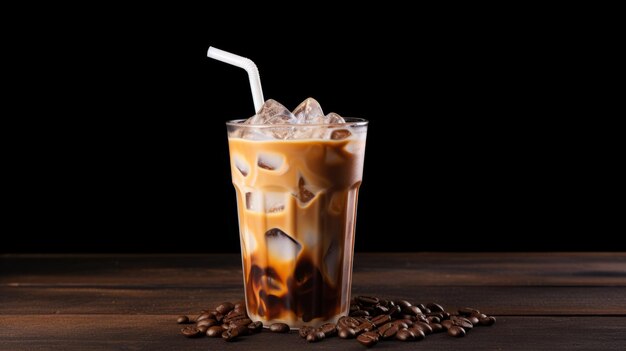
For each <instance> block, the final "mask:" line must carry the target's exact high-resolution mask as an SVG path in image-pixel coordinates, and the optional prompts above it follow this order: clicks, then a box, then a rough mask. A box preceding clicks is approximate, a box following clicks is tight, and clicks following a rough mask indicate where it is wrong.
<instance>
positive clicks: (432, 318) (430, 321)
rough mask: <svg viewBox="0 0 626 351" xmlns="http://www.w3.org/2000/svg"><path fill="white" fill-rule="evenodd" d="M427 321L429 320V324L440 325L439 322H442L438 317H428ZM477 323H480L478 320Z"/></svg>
mask: <svg viewBox="0 0 626 351" xmlns="http://www.w3.org/2000/svg"><path fill="white" fill-rule="evenodd" d="M426 319H428V323H439V322H441V320H440V319H439V317H436V316H432V317H427V318H426ZM476 321H477V322H478V320H476Z"/></svg>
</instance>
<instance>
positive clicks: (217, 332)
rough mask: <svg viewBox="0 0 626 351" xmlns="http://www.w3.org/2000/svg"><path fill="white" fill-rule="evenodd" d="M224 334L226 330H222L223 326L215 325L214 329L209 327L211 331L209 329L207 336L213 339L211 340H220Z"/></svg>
mask: <svg viewBox="0 0 626 351" xmlns="http://www.w3.org/2000/svg"><path fill="white" fill-rule="evenodd" d="M223 332H224V328H222V326H221V325H214V326H212V327H209V329H207V331H206V336H208V337H211V338H219V337H220V336H222V333H223Z"/></svg>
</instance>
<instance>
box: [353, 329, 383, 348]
mask: <svg viewBox="0 0 626 351" xmlns="http://www.w3.org/2000/svg"><path fill="white" fill-rule="evenodd" d="M356 340H357V341H358V342H359V343H361V345H363V346H365V347H372V346H374V345H376V343H377V342H378V334H377V333H375V332H371V331H369V332H365V333H363V334H361V335H359V336H357V338H356Z"/></svg>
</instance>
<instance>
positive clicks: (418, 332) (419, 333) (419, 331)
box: [409, 328, 426, 341]
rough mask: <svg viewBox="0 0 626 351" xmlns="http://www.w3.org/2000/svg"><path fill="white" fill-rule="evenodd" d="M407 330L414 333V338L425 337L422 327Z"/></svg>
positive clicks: (418, 339) (421, 338)
mask: <svg viewBox="0 0 626 351" xmlns="http://www.w3.org/2000/svg"><path fill="white" fill-rule="evenodd" d="M409 331H410V332H412V333H413V335H415V340H417V341H420V340H424V339H425V338H426V334H424V331H423V330H422V329H417V328H416V329H409Z"/></svg>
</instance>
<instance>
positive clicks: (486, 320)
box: [479, 316, 496, 326]
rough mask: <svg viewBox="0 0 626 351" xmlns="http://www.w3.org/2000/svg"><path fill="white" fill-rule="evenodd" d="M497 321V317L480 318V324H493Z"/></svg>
mask: <svg viewBox="0 0 626 351" xmlns="http://www.w3.org/2000/svg"><path fill="white" fill-rule="evenodd" d="M495 322H496V317H494V316H490V317H487V318H484V319H481V320H479V323H480V325H487V326H489V325H493V324H494V323H495Z"/></svg>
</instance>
